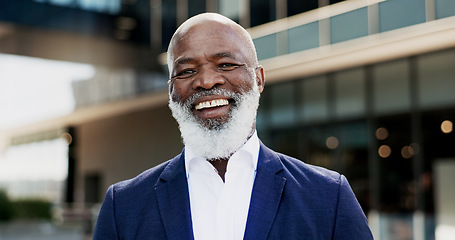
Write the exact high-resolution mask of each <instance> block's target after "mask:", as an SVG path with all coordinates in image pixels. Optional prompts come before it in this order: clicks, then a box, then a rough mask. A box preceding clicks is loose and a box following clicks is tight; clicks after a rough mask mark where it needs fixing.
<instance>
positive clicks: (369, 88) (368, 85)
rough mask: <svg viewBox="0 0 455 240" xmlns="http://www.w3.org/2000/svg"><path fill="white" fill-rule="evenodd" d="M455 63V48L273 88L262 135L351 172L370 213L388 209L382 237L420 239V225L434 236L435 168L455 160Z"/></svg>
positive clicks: (262, 115)
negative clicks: (454, 125)
mask: <svg viewBox="0 0 455 240" xmlns="http://www.w3.org/2000/svg"><path fill="white" fill-rule="evenodd" d="M454 58H455V49H451V50H445V51H440V52H434V53H428V54H423V55H418V56H412V57H408V58H403V59H398V60H393V61H389V62H382V63H376V64H373V65H369V66H364V67H359V68H353V69H348V70H343V71H338V72H331V73H326V74H323V75H318V76H313V77H308V78H303V79H296V80H293V81H285V82H282V83H276V84H272V85H268V86H267V87H266V91H265V92H264V94H263V97H262V99H261V109H260V110H259V115H258V121H259V122H260V123H261V127H260V128H259V130H258V131H259V135H260V137H261V139H263V141H264V142H265V143H266V144H267V145H269V146H270V147H271V148H273V149H276V150H277V151H281V152H284V153H286V154H289V155H291V156H294V157H297V158H300V159H302V160H303V161H305V162H307V163H311V164H315V165H319V166H323V167H327V168H329V169H334V170H336V171H339V172H341V173H343V174H345V175H346V176H347V177H348V179H349V181H350V184H351V186H352V188H353V189H354V192H355V193H356V196H357V198H358V200H359V202H360V203H361V205H362V207H363V209H364V210H365V212H366V213H367V214H368V213H369V212H370V211H377V212H378V213H379V216H380V217H379V219H380V220H379V228H380V238H379V239H383V240H385V239H403V240H404V239H415V238H414V237H415V236H414V234H418V233H416V232H415V231H416V229H420V230H418V231H421V232H422V233H421V234H424V238H423V239H435V205H434V199H435V198H436V196H435V195H434V183H433V181H432V179H433V177H434V172H433V166H434V164H435V162H436V161H438V160H440V159H455V152H453V151H452V150H451V149H453V146H451V144H452V145H453V143H454V142H455V135H454V132H453V130H452V129H453V122H454V121H455V97H454V96H455V95H454V94H451V93H449V92H452V91H453V89H455V85H454V83H455V81H454V79H453V76H455V72H454V69H455V65H454V64H455V59H454ZM451 124H452V125H451ZM447 126H448V127H447ZM450 126H452V127H450ZM444 129H448V130H444ZM419 213H423V215H422V216H421V217H419V216H420V215H419ZM419 219H420V220H419ZM418 231H417V232H418ZM405 233H406V234H407V235H406V234H405ZM403 234H405V235H403ZM406 236H408V237H406Z"/></svg>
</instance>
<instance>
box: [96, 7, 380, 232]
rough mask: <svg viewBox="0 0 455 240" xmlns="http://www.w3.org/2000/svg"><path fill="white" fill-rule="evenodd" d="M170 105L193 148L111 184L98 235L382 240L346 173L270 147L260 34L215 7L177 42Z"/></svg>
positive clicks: (171, 52) (171, 60)
mask: <svg viewBox="0 0 455 240" xmlns="http://www.w3.org/2000/svg"><path fill="white" fill-rule="evenodd" d="M168 67H169V72H170V80H169V107H170V109H171V110H172V114H173V116H174V118H175V119H176V120H177V122H178V123H179V127H180V131H181V133H182V138H183V142H184V144H185V149H184V151H183V152H182V153H181V154H180V155H178V156H177V157H175V158H174V159H172V160H169V161H167V162H165V163H163V164H161V165H159V166H156V167H154V168H152V169H149V170H147V171H145V172H144V173H142V174H140V175H139V176H137V177H136V178H134V179H131V180H127V181H124V182H120V183H117V184H114V185H113V186H111V187H110V188H109V190H108V192H107V194H106V198H105V200H104V203H103V206H102V208H101V211H100V215H99V218H98V222H97V225H96V229H95V235H94V239H175V240H182V239H197V240H206V239H210V240H213V239H218V240H221V239H252V240H261V239H337V240H339V239H350V240H351V239H355V240H366V239H373V237H372V236H371V232H370V230H369V228H368V224H367V221H366V218H365V215H364V214H363V212H362V209H361V208H360V206H359V204H358V202H357V200H356V198H355V196H354V194H353V192H352V190H351V188H350V186H349V184H348V182H347V180H346V178H345V177H344V176H342V175H340V174H338V173H335V172H332V171H329V170H326V169H323V168H320V167H315V166H310V165H307V164H305V163H303V162H302V161H300V160H297V159H294V158H291V157H289V156H285V155H283V154H280V153H277V152H274V151H272V150H270V149H268V148H267V147H266V146H264V145H263V144H262V143H261V142H260V140H259V139H258V136H257V133H256V126H255V121H256V111H257V108H258V105H259V96H260V93H261V92H262V91H263V89H264V80H265V78H264V70H263V68H262V67H261V66H260V65H259V64H258V60H257V57H256V50H255V47H254V44H253V42H252V40H251V37H250V36H249V34H248V33H247V32H246V30H245V29H243V28H242V27H241V26H239V25H238V24H236V23H235V22H233V21H231V20H229V19H227V18H225V17H223V16H221V15H218V14H213V13H206V14H201V15H197V16H195V17H193V18H190V19H189V20H187V21H186V22H185V23H183V24H182V25H181V26H180V27H179V28H178V29H177V31H176V32H175V34H174V36H173V37H172V39H171V42H170V44H169V49H168Z"/></svg>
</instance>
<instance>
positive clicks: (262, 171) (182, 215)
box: [155, 142, 286, 240]
mask: <svg viewBox="0 0 455 240" xmlns="http://www.w3.org/2000/svg"><path fill="white" fill-rule="evenodd" d="M283 169H284V168H283V165H282V164H281V161H280V158H279V156H278V155H277V154H276V153H275V152H274V151H272V150H270V149H269V148H267V147H266V146H265V145H264V144H263V143H262V142H260V150H259V159H258V166H257V173H256V179H255V181H254V185H253V192H252V195H251V203H250V209H249V211H248V219H247V224H246V229H245V236H244V239H254V240H263V239H266V238H267V236H268V234H269V232H270V229H271V227H272V223H273V220H274V219H275V215H276V213H277V210H278V206H279V203H280V199H281V195H282V192H283V189H284V186H285V183H286V179H285V178H284V177H282V176H280V174H279V173H280V172H282V171H283ZM155 191H156V196H157V201H158V207H159V210H160V213H162V215H161V217H162V219H163V225H164V228H165V231H166V235H167V237H168V239H169V240H181V239H194V237H193V228H192V222H191V213H190V201H189V193H188V183H187V179H186V173H185V160H184V152H182V153H181V154H180V155H178V156H176V157H175V158H174V159H172V160H171V161H170V162H169V164H168V165H167V166H166V167H165V169H164V170H163V172H162V173H161V176H160V180H159V181H158V182H157V184H156V186H155ZM182 221H183V222H182Z"/></svg>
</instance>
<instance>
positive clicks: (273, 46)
mask: <svg viewBox="0 0 455 240" xmlns="http://www.w3.org/2000/svg"><path fill="white" fill-rule="evenodd" d="M253 42H254V45H255V46H256V50H257V53H258V59H259V60H262V59H266V58H272V57H276V56H277V37H276V34H271V35H267V36H264V37H260V38H256V39H254V40H253Z"/></svg>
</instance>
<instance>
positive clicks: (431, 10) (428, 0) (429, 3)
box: [425, 0, 436, 22]
mask: <svg viewBox="0 0 455 240" xmlns="http://www.w3.org/2000/svg"><path fill="white" fill-rule="evenodd" d="M425 17H426V20H427V22H429V21H433V20H435V19H436V5H435V0H425Z"/></svg>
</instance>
